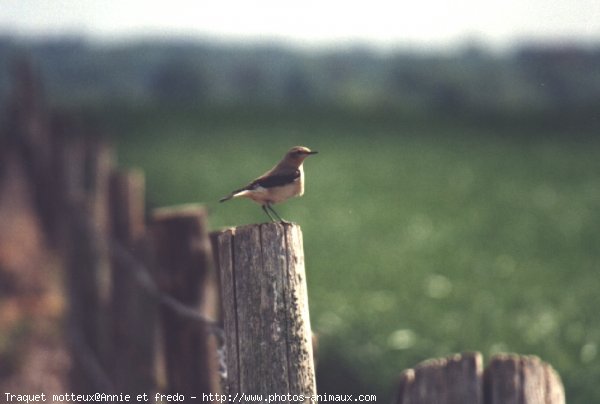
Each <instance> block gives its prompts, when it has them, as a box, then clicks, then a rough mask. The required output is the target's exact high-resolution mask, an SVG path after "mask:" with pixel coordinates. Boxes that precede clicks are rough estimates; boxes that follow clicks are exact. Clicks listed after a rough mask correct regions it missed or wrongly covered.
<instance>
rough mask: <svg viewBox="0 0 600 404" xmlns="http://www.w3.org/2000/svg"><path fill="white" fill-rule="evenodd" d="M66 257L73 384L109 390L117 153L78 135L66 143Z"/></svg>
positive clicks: (89, 389) (91, 389)
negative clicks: (111, 181) (112, 189)
mask: <svg viewBox="0 0 600 404" xmlns="http://www.w3.org/2000/svg"><path fill="white" fill-rule="evenodd" d="M64 145H65V147H66V148H67V151H65V153H64V156H65V161H64V165H65V167H64V172H63V175H64V176H65V179H64V181H65V195H66V196H65V202H66V205H65V209H66V211H65V212H64V214H65V216H66V218H67V220H68V227H69V230H68V242H67V243H66V247H67V250H68V251H67V252H66V256H67V258H66V260H67V267H68V279H69V295H70V296H69V297H70V299H69V300H70V325H71V329H70V331H71V332H70V334H71V342H72V343H71V346H72V349H73V353H74V359H75V365H74V367H73V383H74V387H75V388H76V389H79V390H80V391H94V390H98V389H99V388H100V387H101V388H102V389H108V388H109V387H108V380H107V378H106V374H105V372H106V369H107V366H108V358H109V357H110V354H109V352H110V349H111V347H110V340H109V332H108V330H109V327H108V314H109V313H108V292H109V288H110V267H109V256H108V248H107V247H108V246H107V237H108V234H107V232H108V178H109V174H110V172H111V170H112V152H111V149H110V148H109V147H107V146H106V145H105V144H100V143H96V142H95V141H94V142H89V141H86V139H84V138H82V137H74V138H71V139H69V140H68V141H67V142H65V144H64Z"/></svg>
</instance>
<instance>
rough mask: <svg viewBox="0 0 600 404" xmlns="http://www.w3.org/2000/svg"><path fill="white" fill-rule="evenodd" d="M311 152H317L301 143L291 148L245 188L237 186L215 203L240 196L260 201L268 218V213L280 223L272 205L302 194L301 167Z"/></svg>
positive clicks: (302, 172)
mask: <svg viewBox="0 0 600 404" xmlns="http://www.w3.org/2000/svg"><path fill="white" fill-rule="evenodd" d="M311 154H317V152H316V151H313V150H310V149H309V148H308V147H304V146H296V147H292V148H291V149H290V150H289V151H288V152H287V153H286V155H285V156H283V159H282V160H281V161H280V162H279V163H277V165H276V166H275V167H273V168H271V169H270V170H269V171H267V172H266V173H264V174H263V175H261V176H260V177H258V178H257V179H255V180H254V181H252V182H251V183H249V184H248V185H246V186H245V187H243V188H240V189H237V190H235V191H233V192H232V193H230V194H229V195H227V196H226V197H224V198H221V200H220V201H219V202H225V201H228V200H230V199H232V198H239V197H242V196H243V197H245V198H249V199H252V200H253V201H254V202H256V203H258V204H260V205H261V206H262V209H263V210H264V211H265V213H266V214H267V216H269V219H271V220H272V221H275V219H273V216H271V213H270V212H272V213H273V214H275V216H276V217H277V219H279V220H280V221H281V222H285V220H283V219H282V218H281V216H279V215H278V214H277V212H275V209H273V205H274V204H276V203H279V202H283V201H285V200H287V199H289V198H292V197H295V196H302V195H303V194H304V169H303V168H302V163H304V159H306V158H307V157H308V156H310V155H311Z"/></svg>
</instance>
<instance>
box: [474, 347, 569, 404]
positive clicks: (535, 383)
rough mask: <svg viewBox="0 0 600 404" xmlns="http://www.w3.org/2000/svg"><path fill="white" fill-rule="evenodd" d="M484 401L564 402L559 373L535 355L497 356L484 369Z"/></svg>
mask: <svg viewBox="0 0 600 404" xmlns="http://www.w3.org/2000/svg"><path fill="white" fill-rule="evenodd" d="M484 377H485V397H486V402H485V403H486V404H538V403H539V404H564V403H565V393H564V389H563V386H562V383H561V381H560V377H559V376H558V373H556V371H555V370H554V369H553V368H552V367H551V366H550V365H548V364H547V363H544V362H542V361H541V360H540V359H539V358H537V357H535V356H519V355H507V354H503V355H496V356H494V357H493V358H492V360H491V361H490V364H489V366H488V367H487V368H486V370H485V376H484Z"/></svg>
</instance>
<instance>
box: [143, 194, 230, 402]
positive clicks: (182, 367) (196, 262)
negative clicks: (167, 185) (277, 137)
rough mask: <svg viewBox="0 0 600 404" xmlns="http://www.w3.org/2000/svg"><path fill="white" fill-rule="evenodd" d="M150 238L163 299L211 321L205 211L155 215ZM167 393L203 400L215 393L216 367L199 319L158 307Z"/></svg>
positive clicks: (191, 208)
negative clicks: (165, 295) (197, 396)
mask: <svg viewBox="0 0 600 404" xmlns="http://www.w3.org/2000/svg"><path fill="white" fill-rule="evenodd" d="M152 236H153V241H154V249H155V251H156V259H157V264H158V268H157V270H158V284H159V287H160V289H161V291H162V292H163V293H166V294H167V295H169V296H171V297H172V298H174V299H176V300H177V301H179V302H181V303H183V304H185V305H187V306H190V307H196V308H197V309H198V313H201V314H203V315H205V316H206V317H210V316H212V315H213V314H214V311H215V309H216V301H215V300H216V296H215V294H214V293H213V292H210V289H214V288H216V285H215V282H214V277H213V276H212V275H211V258H212V252H211V248H210V240H209V236H208V231H207V213H206V210H205V209H204V208H203V207H201V206H197V205H190V206H184V207H174V208H163V209H157V210H155V211H154V212H153V215H152ZM160 312H161V326H162V331H163V332H162V335H163V339H164V355H165V362H166V377H167V387H166V390H167V392H169V393H180V394H185V395H201V394H202V393H217V392H218V391H219V378H218V369H217V368H218V364H217V357H216V349H215V346H214V345H215V344H214V340H213V338H211V336H210V335H209V330H210V327H208V326H206V324H202V323H201V322H199V320H198V319H191V318H187V317H185V316H182V315H181V313H177V312H176V311H173V310H172V309H171V308H169V307H165V306H164V305H163V306H162V307H161V310H160Z"/></svg>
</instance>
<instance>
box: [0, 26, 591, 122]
mask: <svg viewBox="0 0 600 404" xmlns="http://www.w3.org/2000/svg"><path fill="white" fill-rule="evenodd" d="M23 54H25V55H27V57H29V58H31V59H32V60H33V61H34V63H35V65H36V66H37V67H38V69H39V70H40V73H41V74H42V77H43V78H44V81H45V84H46V88H47V92H48V95H49V98H50V100H51V101H52V102H55V103H59V104H66V105H81V104H82V103H84V104H89V103H92V104H98V103H100V104H102V103H108V102H110V103H114V102H123V103H136V104H147V103H159V104H186V105H245V104H252V105H264V106H273V105H277V106H281V105H284V106H285V105H290V106H334V107H358V108H367V109H371V108H372V109H390V108H391V109H394V110H396V109H401V110H403V111H408V112H411V111H416V112H418V111H432V110H434V111H437V112H440V113H448V114H452V115H456V114H480V115H481V114H482V115H486V116H487V115H490V116H491V115H494V114H501V115H502V114H504V115H506V114H524V113H525V114H527V113H542V114H545V115H547V116H552V115H554V114H556V113H559V114H560V116H561V117H563V118H565V117H569V116H570V117H575V118H576V119H580V118H582V117H584V118H591V120H595V119H596V116H597V111H599V110H600V44H597V45H595V46H589V45H587V46H584V45H577V44H571V45H561V46H550V45H543V46H542V45H536V44H521V45H518V46H515V47H513V48H511V49H509V50H505V51H496V52H493V51H490V50H489V49H487V48H486V47H484V46H481V45H478V44H467V45H465V46H463V47H462V48H459V49H455V50H453V51H445V52H437V53H436V52H425V51H421V52H419V51H408V50H389V51H377V50H374V49H369V48H365V47H358V46H357V47H346V48H342V49H339V48H318V49H305V48H293V47H286V46H283V45H277V44H260V45H259V44H254V45H248V44H243V45H242V44H238V45H236V44H226V43H215V42H205V41H199V40H198V41H192V40H175V39H173V40H161V41H152V40H139V41H134V42H127V43H97V42H89V41H85V40H82V39H80V38H68V37H63V38H55V39H40V38H38V39H27V40H26V39H23V38H14V37H10V36H4V37H0V63H2V64H4V65H5V66H4V67H3V68H2V69H0V97H5V96H6V94H7V93H8V91H9V80H8V77H7V74H8V71H9V69H8V68H7V66H6V65H8V64H9V63H10V61H11V60H12V59H14V57H15V55H23Z"/></svg>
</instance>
